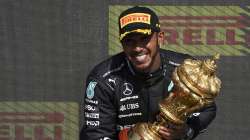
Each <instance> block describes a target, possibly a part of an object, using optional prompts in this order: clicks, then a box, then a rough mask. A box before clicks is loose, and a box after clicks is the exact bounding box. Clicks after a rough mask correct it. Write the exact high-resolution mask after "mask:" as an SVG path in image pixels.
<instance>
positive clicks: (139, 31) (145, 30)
mask: <svg viewBox="0 0 250 140" xmlns="http://www.w3.org/2000/svg"><path fill="white" fill-rule="evenodd" d="M131 33H140V34H144V35H151V34H152V30H151V29H136V30H131V31H127V32H124V33H122V34H121V35H120V41H122V40H123V39H124V37H126V36H127V35H129V34H131Z"/></svg>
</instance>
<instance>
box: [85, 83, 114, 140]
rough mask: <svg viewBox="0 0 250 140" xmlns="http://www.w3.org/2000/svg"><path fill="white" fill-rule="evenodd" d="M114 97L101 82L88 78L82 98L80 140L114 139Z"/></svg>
mask: <svg viewBox="0 0 250 140" xmlns="http://www.w3.org/2000/svg"><path fill="white" fill-rule="evenodd" d="M112 98H114V95H112V94H111V92H110V91H109V89H108V88H107V87H106V86H105V84H104V83H103V82H101V81H98V80H97V79H94V78H88V80H87V88H86V92H85V96H84V106H83V108H82V109H84V116H85V120H84V127H83V129H82V130H81V134H80V140H111V139H116V136H117V134H116V110H115V106H114V101H113V100H112Z"/></svg>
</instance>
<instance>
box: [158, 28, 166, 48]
mask: <svg viewBox="0 0 250 140" xmlns="http://www.w3.org/2000/svg"><path fill="white" fill-rule="evenodd" d="M158 43H159V45H160V46H162V45H164V43H165V33H164V32H162V31H161V32H159V33H158Z"/></svg>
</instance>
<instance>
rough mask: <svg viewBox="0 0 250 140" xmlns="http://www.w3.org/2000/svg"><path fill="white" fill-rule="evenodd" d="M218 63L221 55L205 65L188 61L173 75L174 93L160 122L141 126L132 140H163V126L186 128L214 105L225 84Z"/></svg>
mask: <svg viewBox="0 0 250 140" xmlns="http://www.w3.org/2000/svg"><path fill="white" fill-rule="evenodd" d="M218 59H219V54H217V55H215V56H214V57H213V59H206V60H204V61H201V60H193V59H186V60H184V62H183V64H181V65H180V66H178V67H177V68H176V69H175V70H174V72H173V75H172V80H173V82H174V88H173V90H172V92H171V93H170V95H169V97H168V98H166V99H164V100H163V101H161V102H160V104H159V106H160V114H159V115H158V116H157V118H158V121H156V122H154V123H137V124H136V125H135V126H134V127H133V128H131V130H129V131H128V140H162V138H161V136H160V135H159V133H158V131H159V127H160V126H166V125H168V124H175V125H183V124H184V123H185V122H186V120H187V118H188V117H189V116H190V115H191V114H192V113H194V112H195V111H198V110H199V109H201V108H203V107H206V106H209V105H210V104H212V103H213V102H214V99H215V97H216V96H217V95H218V93H219V91H220V88H221V81H220V79H218V77H216V75H215V72H216V69H217V65H216V61H217V60H218Z"/></svg>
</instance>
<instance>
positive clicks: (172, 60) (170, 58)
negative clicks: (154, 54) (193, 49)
mask: <svg viewBox="0 0 250 140" xmlns="http://www.w3.org/2000/svg"><path fill="white" fill-rule="evenodd" d="M160 53H161V56H162V57H163V58H164V59H165V60H167V63H169V64H171V65H175V66H178V65H180V64H181V63H182V62H183V61H184V60H185V59H188V58H190V59H194V58H193V57H192V56H191V55H189V54H184V53H179V52H174V51H170V50H164V49H161V50H160Z"/></svg>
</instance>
